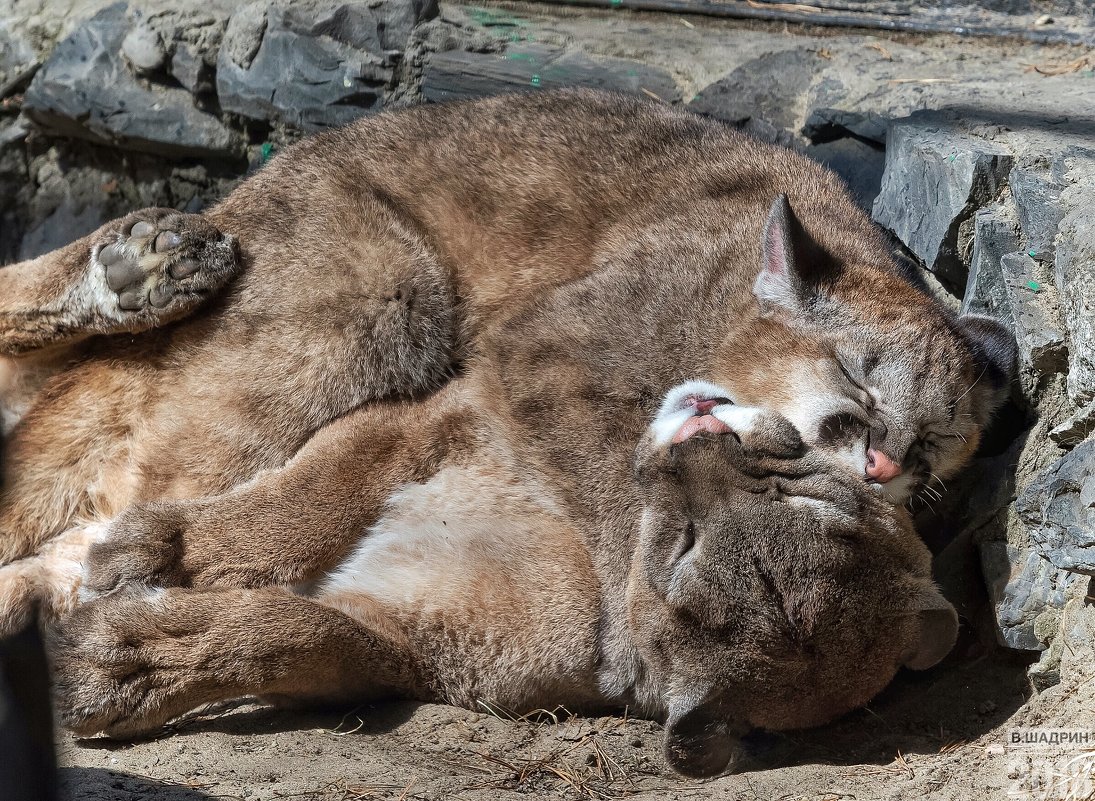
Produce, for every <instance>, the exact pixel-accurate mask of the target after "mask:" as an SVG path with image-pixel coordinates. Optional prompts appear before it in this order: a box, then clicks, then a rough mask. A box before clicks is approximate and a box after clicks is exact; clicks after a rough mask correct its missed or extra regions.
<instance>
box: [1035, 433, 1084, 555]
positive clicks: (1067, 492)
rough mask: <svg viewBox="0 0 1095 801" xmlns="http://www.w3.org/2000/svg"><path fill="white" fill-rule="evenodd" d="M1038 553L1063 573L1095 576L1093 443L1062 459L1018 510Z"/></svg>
mask: <svg viewBox="0 0 1095 801" xmlns="http://www.w3.org/2000/svg"><path fill="white" fill-rule="evenodd" d="M1015 508H1016V511H1017V512H1018V513H1019V518H1020V519H1021V520H1022V521H1023V523H1024V524H1025V525H1026V526H1027V529H1028V531H1029V532H1030V538H1031V541H1032V542H1034V544H1035V545H1036V547H1037V549H1038V552H1039V553H1040V554H1041V555H1042V557H1043V558H1045V559H1046V560H1047V561H1049V562H1050V563H1051V564H1053V566H1054V567H1056V568H1058V569H1060V570H1068V571H1070V572H1073V573H1084V574H1086V575H1089V576H1095V440H1087V441H1086V442H1084V443H1082V444H1080V445H1078V446H1076V448H1075V449H1073V450H1072V451H1071V452H1070V453H1067V454H1065V455H1064V456H1062V457H1061V458H1060V459H1058V460H1057V461H1056V462H1055V463H1054V464H1053V465H1052V466H1051V467H1050V468H1049V469H1048V470H1046V471H1045V472H1044V473H1042V474H1041V475H1040V476H1038V478H1036V479H1035V480H1034V481H1033V482H1032V483H1031V484H1030V485H1029V486H1028V487H1027V488H1026V489H1025V490H1023V492H1022V493H1021V494H1020V495H1019V498H1018V500H1017V501H1016V505H1015Z"/></svg>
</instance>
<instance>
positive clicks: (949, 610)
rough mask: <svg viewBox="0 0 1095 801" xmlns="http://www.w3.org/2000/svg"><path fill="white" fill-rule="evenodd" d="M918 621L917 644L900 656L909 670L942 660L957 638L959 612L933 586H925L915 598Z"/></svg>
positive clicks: (925, 668)
mask: <svg viewBox="0 0 1095 801" xmlns="http://www.w3.org/2000/svg"><path fill="white" fill-rule="evenodd" d="M915 611H916V614H917V615H918V617H919V621H920V635H919V638H918V640H917V643H916V646H915V647H914V648H912V649H911V650H910V651H909V652H907V653H906V654H905V655H904V656H903V657H902V660H901V661H902V663H903V664H904V665H905V667H907V668H911V669H912V670H927V669H928V668H930V667H932V666H934V665H937V664H938V663H939V662H941V661H942V660H943V657H945V656H946V655H947V654H949V653H950V652H951V649H952V648H953V647H954V642H955V640H957V639H958V613H957V612H955V611H954V607H953V606H951V604H950V602H949V601H948V600H947V599H946V598H944V597H943V595H942V593H940V592H939V590H937V589H936V588H935V587H934V586H928V587H925V588H924V589H923V590H922V591H921V592H920V593H919V595H917V597H916V601H915Z"/></svg>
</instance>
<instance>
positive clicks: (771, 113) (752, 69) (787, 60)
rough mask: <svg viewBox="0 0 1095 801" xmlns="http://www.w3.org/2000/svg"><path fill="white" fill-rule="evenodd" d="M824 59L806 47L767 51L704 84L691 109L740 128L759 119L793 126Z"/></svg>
mask: <svg viewBox="0 0 1095 801" xmlns="http://www.w3.org/2000/svg"><path fill="white" fill-rule="evenodd" d="M822 61H823V59H822V58H821V56H819V55H817V53H815V52H812V51H810V50H804V49H796V50H781V51H778V52H775V53H765V54H764V55H762V56H760V57H759V58H754V59H752V60H750V61H747V62H745V63H744V64H742V65H741V66H739V67H737V68H736V69H734V70H733V71H731V72H730V73H728V74H727V75H726V76H725V77H723V78H720V79H719V80H717V81H715V82H714V83H712V84H710V85H708V86H707V87H705V88H704V89H703V90H702V91H701V92H700V93H699V94H697V95H696V96H695V97H694V98H692V102H690V103H689V104H688V108H689V109H690V110H692V111H695V112H697V113H699V114H704V115H706V116H709V117H714V118H715V119H719V120H722V121H723V122H728V123H730V124H731V125H736V126H738V127H741V126H743V125H745V123H747V122H748V121H749V120H753V119H760V120H763V121H764V122H766V123H768V124H769V125H772V126H774V127H775V128H782V129H785V130H786V129H791V128H793V127H795V125H796V122H797V120H798V115H799V108H801V106H802V104H803V102H804V101H803V96H804V94H805V92H806V90H807V89H808V88H809V86H810V82H811V80H813V77H814V74H815V73H816V72H817V70H818V68H819V67H820V66H821V63H822ZM834 138H836V137H834Z"/></svg>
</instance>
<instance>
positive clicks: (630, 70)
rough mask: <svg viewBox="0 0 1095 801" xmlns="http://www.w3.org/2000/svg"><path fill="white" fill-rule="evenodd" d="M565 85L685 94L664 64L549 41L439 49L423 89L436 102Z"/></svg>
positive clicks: (664, 96) (670, 99)
mask: <svg viewBox="0 0 1095 801" xmlns="http://www.w3.org/2000/svg"><path fill="white" fill-rule="evenodd" d="M564 86H586V87H590V88H595V89H608V90H613V91H617V92H628V93H631V94H638V95H643V96H650V95H653V96H656V97H657V98H659V99H661V100H663V101H665V102H666V103H675V102H677V101H679V100H680V90H679V89H678V88H677V85H676V83H675V82H674V80H673V78H672V76H670V75H669V73H667V72H666V71H665V70H661V69H658V68H656V67H649V66H646V65H645V64H641V63H639V62H637V61H629V60H627V59H621V58H598V59H596V60H594V59H593V58H591V57H590V56H588V55H586V54H585V53H582V52H579V51H575V52H570V51H567V50H566V49H565V48H563V47H559V46H555V45H544V44H521V45H517V46H511V47H509V48H507V49H506V51H505V52H504V53H467V52H463V51H459V50H454V51H449V52H444V53H435V54H433V55H432V56H431V57H430V59H429V62H428V63H427V65H426V70H425V74H424V75H423V77H422V95H423V97H424V98H425V99H426V100H427V101H431V102H442V101H448V100H463V99H469V98H473V97H485V96H487V95H496V94H500V93H503V92H513V91H526V92H527V91H536V90H538V89H556V88H560V87H564Z"/></svg>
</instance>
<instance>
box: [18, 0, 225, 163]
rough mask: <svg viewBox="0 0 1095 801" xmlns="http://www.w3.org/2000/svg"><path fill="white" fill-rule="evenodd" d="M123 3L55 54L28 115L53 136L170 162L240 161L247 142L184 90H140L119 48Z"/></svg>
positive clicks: (33, 88)
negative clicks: (177, 159)
mask: <svg viewBox="0 0 1095 801" xmlns="http://www.w3.org/2000/svg"><path fill="white" fill-rule="evenodd" d="M128 32H129V23H128V22H127V20H126V6H125V4H116V5H113V6H110V7H108V8H105V9H103V10H102V11H100V12H99V13H98V14H96V15H95V16H94V17H92V18H91V19H90V20H88V21H87V22H86V23H84V24H83V25H81V26H80V27H79V28H77V29H76V31H75V32H74V33H73V34H72V35H71V36H69V37H68V38H67V39H65V40H64V41H62V42H61V43H60V44H58V45H57V47H56V48H55V49H54V51H53V53H52V54H51V55H50V57H49V60H48V61H46V63H45V64H44V65H43V66H42V68H41V69H40V70H39V71H38V74H37V75H35V77H34V80H33V81H32V82H31V85H30V87H29V88H28V89H27V93H26V97H25V100H24V105H23V109H24V111H25V112H26V114H27V116H28V117H30V118H31V119H32V120H33V121H34V122H35V123H36V124H38V125H39V126H41V127H43V128H45V129H47V130H49V131H50V132H52V133H55V134H59V135H62V136H74V137H77V138H80V139H88V140H91V141H93V142H97V143H100V144H112V145H117V146H120V147H123V148H128V149H132V150H141V151H146V152H152V153H156V154H159V155H168V156H214V157H220V158H225V157H236V156H239V155H240V154H241V153H242V150H243V143H242V142H241V140H240V139H239V137H238V136H237V135H236V134H235V133H233V132H232V131H231V130H229V129H228V128H226V127H225V126H224V124H223V123H221V121H220V120H218V119H217V118H216V117H214V116H213V115H211V114H205V113H203V112H201V111H199V110H198V109H196V108H195V107H194V104H193V101H192V98H191V96H190V94H189V93H188V92H186V91H185V90H183V89H178V88H173V87H163V86H157V87H155V88H152V87H149V86H145V85H142V84H141V83H139V82H138V81H137V79H136V78H135V77H133V75H132V74H131V73H130V71H129V69H127V67H126V65H125V63H124V61H123V59H122V56H121V46H122V41H123V40H124V39H125V37H126V35H127V34H128Z"/></svg>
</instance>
